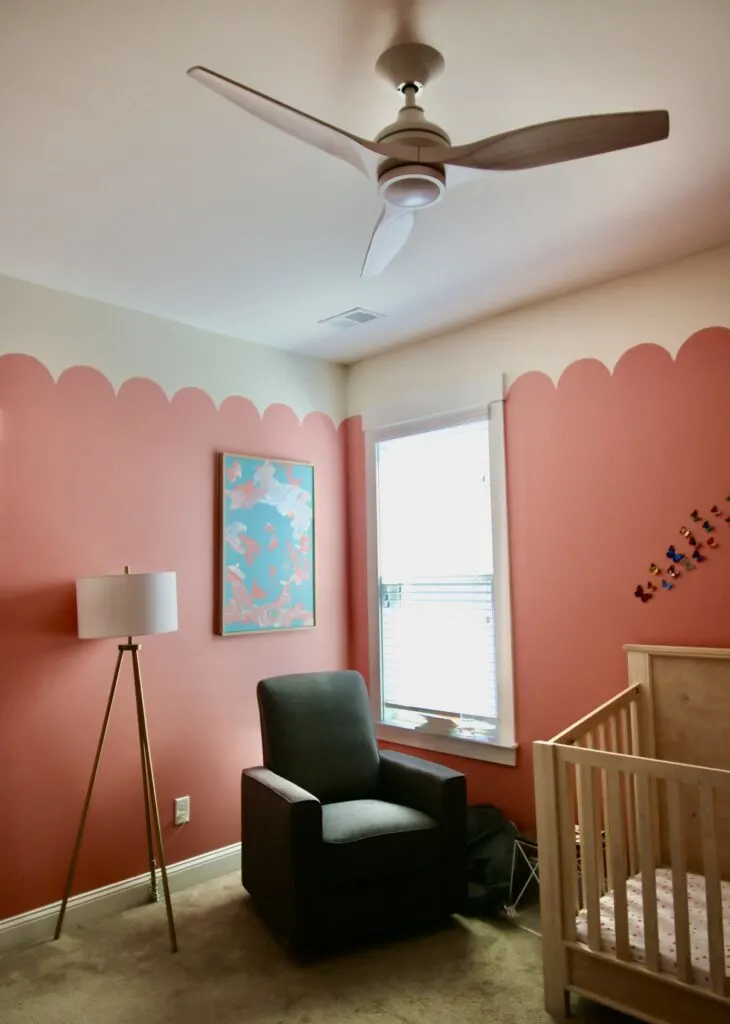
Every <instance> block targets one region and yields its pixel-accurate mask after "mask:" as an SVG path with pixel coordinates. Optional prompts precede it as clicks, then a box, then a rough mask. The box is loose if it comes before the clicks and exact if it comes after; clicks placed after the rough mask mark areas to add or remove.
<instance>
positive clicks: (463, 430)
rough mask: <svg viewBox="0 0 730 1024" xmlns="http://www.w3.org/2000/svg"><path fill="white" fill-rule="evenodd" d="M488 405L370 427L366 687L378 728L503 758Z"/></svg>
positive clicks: (498, 531) (499, 520)
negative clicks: (469, 412)
mask: <svg viewBox="0 0 730 1024" xmlns="http://www.w3.org/2000/svg"><path fill="white" fill-rule="evenodd" d="M492 408H494V407H493V406H492ZM498 409H499V414H498V416H497V418H496V420H495V416H492V418H491V420H490V419H488V418H487V417H486V416H480V417H475V416H471V417H466V418H465V417H461V418H456V417H454V418H451V420H447V419H444V418H441V419H440V420H439V421H438V422H434V421H430V422H427V423H425V424H420V425H419V424H409V425H408V426H407V427H401V428H400V429H398V428H394V429H392V430H380V431H378V432H377V433H375V434H373V435H371V459H372V467H371V469H372V472H371V482H372V484H373V485H374V498H375V500H374V508H373V512H374V524H373V525H374V529H373V530H372V533H373V537H372V540H373V541H374V544H373V545H372V547H373V548H374V550H373V552H372V555H373V557H372V558H371V566H372V569H373V570H374V573H373V575H374V580H373V584H374V585H371V594H372V596H373V598H374V605H375V608H374V611H375V613H376V614H375V616H374V618H375V627H376V629H375V631H374V632H375V636H374V648H375V651H374V654H375V657H374V658H373V665H374V667H375V668H376V670H377V679H376V680H375V683H376V685H375V686H373V688H372V689H373V699H374V711H375V713H376V716H377V720H378V723H379V726H380V733H381V736H384V737H385V738H389V739H396V740H397V741H398V742H401V743H407V744H409V745H413V746H421V747H427V748H431V749H438V750H445V751H449V750H451V751H454V752H459V753H465V752H466V753H469V754H471V755H473V756H477V757H480V758H483V759H488V760H501V761H506V762H507V763H514V737H513V705H512V673H511V643H510V624H509V581H508V578H507V565H506V561H507V559H506V532H505V530H504V526H505V522H504V514H503V510H504V507H505V497H504V459H503V452H502V447H503V446H502V431H501V411H502V406H501V402H500V403H498ZM500 750H501V751H502V753H501V754H500Z"/></svg>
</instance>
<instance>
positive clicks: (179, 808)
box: [175, 796, 190, 825]
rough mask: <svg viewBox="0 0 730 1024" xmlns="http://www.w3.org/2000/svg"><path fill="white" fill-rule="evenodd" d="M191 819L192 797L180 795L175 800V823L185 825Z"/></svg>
mask: <svg viewBox="0 0 730 1024" xmlns="http://www.w3.org/2000/svg"><path fill="white" fill-rule="evenodd" d="M189 821H190V797H189V796H179V797H177V798H176V800H175V824H176V825H185V824H187V822H189Z"/></svg>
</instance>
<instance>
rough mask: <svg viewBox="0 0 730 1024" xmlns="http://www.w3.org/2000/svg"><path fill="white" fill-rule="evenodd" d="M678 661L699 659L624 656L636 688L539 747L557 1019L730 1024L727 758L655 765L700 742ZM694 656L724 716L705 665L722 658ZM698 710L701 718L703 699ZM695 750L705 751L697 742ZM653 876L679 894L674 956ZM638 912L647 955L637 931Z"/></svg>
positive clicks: (635, 652)
mask: <svg viewBox="0 0 730 1024" xmlns="http://www.w3.org/2000/svg"><path fill="white" fill-rule="evenodd" d="M667 651H668V652H669V653H666V652H667ZM722 653H723V657H725V658H726V659H727V652H722ZM675 656H676V657H680V656H681V657H682V658H683V659H689V658H690V657H692V653H691V652H690V653H688V652H687V650H686V649H681V650H680V649H676V650H675V649H666V648H657V649H656V650H652V651H648V650H644V649H640V648H631V649H629V673H630V678H631V679H632V682H634V681H636V685H632V686H630V687H629V688H628V689H627V690H624V691H623V692H622V693H620V694H618V695H617V696H616V697H614V698H612V699H611V700H610V701H608V702H607V703H606V704H604V705H603V706H602V707H600V708H598V709H597V710H596V711H593V712H592V713H591V714H589V715H587V716H585V717H584V718H582V719H581V720H580V721H579V722H576V723H575V724H574V725H572V726H571V727H570V728H569V729H566V730H565V731H563V732H562V733H560V734H559V735H558V736H555V737H554V738H553V739H552V740H551V741H549V742H538V743H535V744H534V745H533V754H534V766H535V795H536V810H537V826H538V842H539V857H540V882H541V885H540V900H541V916H542V933H543V960H544V983H545V1005H546V1008H547V1009H548V1011H549V1012H550V1013H552V1014H553V1015H556V1016H557V1015H559V1014H561V1013H562V1012H563V1011H564V1010H567V1007H568V1006H569V1003H568V1002H567V1000H568V993H569V992H570V991H573V992H576V993H578V994H582V995H587V996H589V997H593V998H597V999H599V1000H600V1001H602V1002H604V1003H607V1004H608V1005H610V1006H614V1007H615V1008H617V1009H621V1010H624V1011H625V1012H634V1013H635V1015H636V1016H639V1017H642V1018H643V1019H645V1020H652V1021H671V1022H672V1024H685V1022H686V1021H689V1020H695V1019H696V1020H702V1021H703V1022H704V1021H705V1020H706V1021H707V1022H708V1024H710V1022H712V1024H720V1022H722V1024H725V1021H726V1020H730V1017H728V1016H727V1013H728V1008H729V1006H730V977H726V965H725V943H726V942H727V943H728V947H729V948H730V935H726V934H724V931H725V926H724V924H723V905H722V897H723V881H725V882H728V881H730V771H729V770H724V769H726V768H727V760H725V761H724V762H723V758H722V757H718V753H717V746H715V747H714V748H713V750H712V751H710V752H709V753H710V754H711V756H713V757H714V763H715V765H716V767H712V768H710V767H701V766H699V765H696V764H685V763H679V762H678V761H676V760H673V761H667V760H662V759H661V758H660V757H657V753H658V752H659V753H660V752H661V751H658V749H657V745H658V744H659V745H660V746H662V747H663V746H665V745H666V744H669V746H670V749H672V750H673V751H676V753H675V754H674V756H675V758H676V757H677V754H679V756H681V753H680V751H681V744H680V745H679V746H678V743H677V737H678V736H679V737H681V736H683V735H684V734H688V735H689V736H690V737H691V725H692V722H691V720H689V719H686V718H683V717H681V716H682V702H681V700H678V699H677V696H676V694H677V692H678V691H679V692H680V693H681V687H682V686H685V685H687V684H686V683H685V682H684V680H680V685H679V686H678V685H677V670H676V669H675V668H674V665H673V663H668V662H667V663H666V664H665V661H666V659H668V658H670V657H675ZM696 657H697V658H698V659H700V662H699V664H700V668H699V669H698V670H697V676H698V677H699V678H700V680H705V681H706V683H705V685H706V689H707V690H708V692H709V693H710V694H712V695H714V698H715V704H716V705H718V706H723V707H724V706H725V705H724V704H723V703H722V700H724V699H725V698H724V696H723V694H724V689H723V687H724V685H725V676H724V675H722V674H721V673H719V672H718V671H717V669H716V667H714V664H713V663H712V662H710V661H707V665H708V666H709V667H708V668H707V669H705V668H704V666H705V661H706V659H709V658H719V657H720V653H719V652H715V651H704V650H700V651H699V652H698V653H697V654H696ZM652 658H655V659H656V660H655V661H653V660H652ZM702 659H705V660H702ZM683 671H684V672H686V673H689V671H690V669H688V668H687V667H686V666H684V667H683ZM691 671H692V672H693V675H692V680H693V690H692V691H691V692H692V694H693V695H694V694H695V693H696V685H697V683H696V681H695V675H694V668H692V670H691ZM716 677H717V678H716ZM654 678H656V682H654ZM655 686H656V690H655V689H654V687H655ZM718 695H719V696H718ZM720 697H722V700H720ZM655 705H656V707H655ZM708 706H710V707H711V706H713V704H712V701H708ZM692 710H693V713H694V714H695V715H697V714H698V713H700V714H701V713H702V712H701V710H699V707H698V704H697V701H696V700H695V701H694V702H693V708H692ZM655 716H656V717H655ZM655 729H657V730H659V731H658V732H657V733H655ZM718 729H720V730H721V729H722V724H718ZM673 730H674V731H673ZM705 735H707V733H706V732H705ZM690 746H691V744H690ZM692 749H693V750H695V751H697V744H696V743H695V745H694V747H692ZM699 756H701V755H700V754H698V753H697V752H695V754H694V757H695V758H697V757H699ZM718 762H719V763H718ZM658 868H662V869H663V875H664V876H665V877H667V876H668V877H669V878H671V882H672V894H671V897H669V898H670V899H671V902H672V903H673V908H672V909H673V914H672V917H673V919H674V920H673V925H672V923H671V922H669V927H670V928H672V927H673V930H674V932H673V935H672V938H671V940H670V942H673V945H674V950H673V951H671V952H670V950H669V948H668V946H665V944H664V936H665V934H666V932H665V930H664V929H665V928H666V926H667V922H666V921H662V929H661V941H660V920H659V917H660V915H659V906H658V903H659V899H660V898H661V897H662V890H661V888H660V889H659V894H658V893H657V869H658ZM689 873H692V874H695V875H701V876H703V879H702V883H701V884H702V885H703V887H704V895H705V915H704V917H703V919H702V922H701V925H700V927H701V928H702V929H704V931H705V932H706V943H705V945H706V952H707V954H708V961H709V963H708V966H707V967H706V968H705V969H704V970H705V973H706V974H707V975H708V977H709V987H708V983H707V981H706V980H705V979H701V980H702V984H700V983H699V981H700V977H699V972H698V970H697V967H698V965H697V963H696V962H695V964H693V958H692V949H693V935H692V934H691V931H690V929H691V928H693V929H694V928H696V927H697V917H696V915H695V916H694V919H693V920H690V895H691V893H690V886H689V882H688V875H689ZM631 879H634V881H633V882H631ZM639 880H640V883H641V884H640V887H639V885H638V881H639ZM609 892H610V893H611V895H610V896H607V897H606V899H605V904H606V906H605V910H606V911H608V912H610V914H611V916H612V925H613V929H614V932H615V945H614V946H613V948H609V947H608V945H607V944H606V945H605V947H604V943H606V935H605V930H604V931H603V932H602V926H601V911H602V909H604V908H603V907H602V905H601V900H602V898H604V896H605V894H607V893H609ZM639 893H640V895H639ZM667 896H669V894H668V893H667V894H666V896H665V897H664V898H667ZM637 899H639V900H640V901H641V904H642V906H641V913H642V918H643V932H644V935H643V941H642V942H641V943H639V942H638V941H637V936H636V935H635V934H634V933H633V930H632V927H631V926H632V924H633V923H634V916H635V915H634V910H633V908H634V907H635V906H636V903H635V901H636V900H637ZM696 900H697V893H694V894H693V902H694V901H696ZM700 900H701V892H700ZM604 929H605V925H604ZM639 945H641V950H642V956H641V958H640V960H639V958H638V956H637V954H638V949H637V947H638V946H639ZM669 959H671V961H672V963H671V964H670V963H668V960H669ZM727 973H728V974H730V971H728V972H727Z"/></svg>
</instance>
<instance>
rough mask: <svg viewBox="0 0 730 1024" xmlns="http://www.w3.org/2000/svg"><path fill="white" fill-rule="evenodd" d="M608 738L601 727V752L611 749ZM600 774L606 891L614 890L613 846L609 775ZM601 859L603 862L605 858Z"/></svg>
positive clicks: (599, 739) (602, 726)
mask: <svg viewBox="0 0 730 1024" xmlns="http://www.w3.org/2000/svg"><path fill="white" fill-rule="evenodd" d="M606 736H607V732H606V726H605V725H599V726H598V731H597V737H598V749H599V750H608V749H609V748H608V744H607V742H606ZM599 774H600V777H601V820H602V822H603V831H604V835H605V844H606V855H605V860H606V889H613V865H612V864H611V858H610V857H609V856H608V850H609V847H610V846H611V823H610V821H609V820H608V781H607V775H608V773H607V772H606V771H603V770H602V771H601V772H600V773H599ZM601 859H602V860H603V858H601ZM604 891H605V890H604Z"/></svg>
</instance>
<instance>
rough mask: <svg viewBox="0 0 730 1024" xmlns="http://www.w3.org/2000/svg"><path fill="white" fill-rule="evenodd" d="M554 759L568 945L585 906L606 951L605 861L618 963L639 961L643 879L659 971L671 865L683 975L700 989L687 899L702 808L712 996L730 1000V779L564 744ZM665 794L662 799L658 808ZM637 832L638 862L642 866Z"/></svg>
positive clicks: (654, 965)
mask: <svg viewBox="0 0 730 1024" xmlns="http://www.w3.org/2000/svg"><path fill="white" fill-rule="evenodd" d="M554 751H555V757H556V774H557V778H558V780H559V785H558V821H559V829H560V835H559V846H560V862H561V877H562V893H563V899H562V911H563V914H562V916H563V933H564V938H565V940H566V941H568V942H575V941H576V907H580V908H581V909H584V910H585V913H586V918H587V932H588V948H589V949H591V950H592V951H593V952H600V951H601V949H602V946H601V925H600V907H599V900H600V896H601V894H602V882H603V878H604V877H605V876H604V874H603V870H604V868H603V865H604V863H605V865H606V873H607V875H608V878H609V879H610V881H609V887H610V888H611V889H612V890H613V903H614V923H615V929H616V956H617V958H618V959H619V960H624V961H630V960H631V959H632V956H631V950H630V944H629V917H628V904H627V895H626V882H627V879H628V878H629V877H630V876H631V875H633V874H640V875H641V877H642V900H643V908H642V909H643V918H644V952H645V957H646V967H648V969H649V970H650V971H653V972H655V973H660V971H661V966H660V954H659V924H658V915H657V894H656V885H655V869H656V867H657V865H660V864H662V863H663V862H667V863H666V866H667V867H668V868H670V869H671V874H672V889H673V902H674V929H675V945H676V959H677V976H678V977H679V980H680V981H682V982H684V983H685V984H688V985H692V984H694V983H695V976H694V973H693V970H692V962H691V957H690V921H689V912H688V893H687V870H688V844H687V822H688V820H689V819H691V818H694V816H695V815H694V813H693V812H694V809H695V808H698V809H699V828H700V840H701V842H700V845H701V864H700V865H697V867H698V868H699V869H700V871H701V872H702V874H704V878H705V892H706V906H707V944H708V950H709V962H710V972H709V973H710V977H711V981H712V989H713V991H714V992H715V993H716V994H717V995H728V994H730V986H728V983H727V979H726V976H725V939H724V934H723V920H722V889H721V880H722V873H721V867H720V848H719V843H718V836H717V827H716V801H717V799H718V796H720V795H721V799H722V800H723V802H725V801H726V800H727V799H728V798H730V772H726V771H721V770H719V769H715V768H702V767H699V766H694V765H684V764H677V763H674V762H668V761H657V760H653V759H648V758H641V757H633V756H629V755H626V754H618V753H613V752H608V751H603V750H593V749H590V748H587V747H579V746H575V745H574V746H568V745H561V744H557V745H555V747H554ZM659 787H661V789H662V798H661V802H660V805H659V808H657V790H658V789H659ZM576 806H577V810H578V815H579V818H580V819H581V821H582V826H581V842H580V861H579V862H578V861H577V858H576V855H575V828H574V819H575V814H574V810H575V808H576ZM658 809H659V810H660V812H661V815H662V818H663V819H664V820H665V822H666V833H665V836H666V844H664V843H663V842H662V836H661V833H660V831H659V830H658V829H657V828H656V827H655V822H656V817H657V810H658ZM601 820H603V821H604V822H605V823H606V825H607V835H606V841H605V844H604V843H602V842H601V839H600V836H599V834H598V823H599V821H601ZM632 834H633V835H634V847H635V854H636V863H635V864H633V865H632V863H631V852H630V851H631V841H630V837H631V835H632ZM663 846H664V850H663V849H662V847H663ZM663 854H664V856H663ZM579 871H580V875H581V876H582V877H581V879H580V880H581V882H582V884H580V885H579V884H578V879H579V876H578V872H579Z"/></svg>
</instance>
